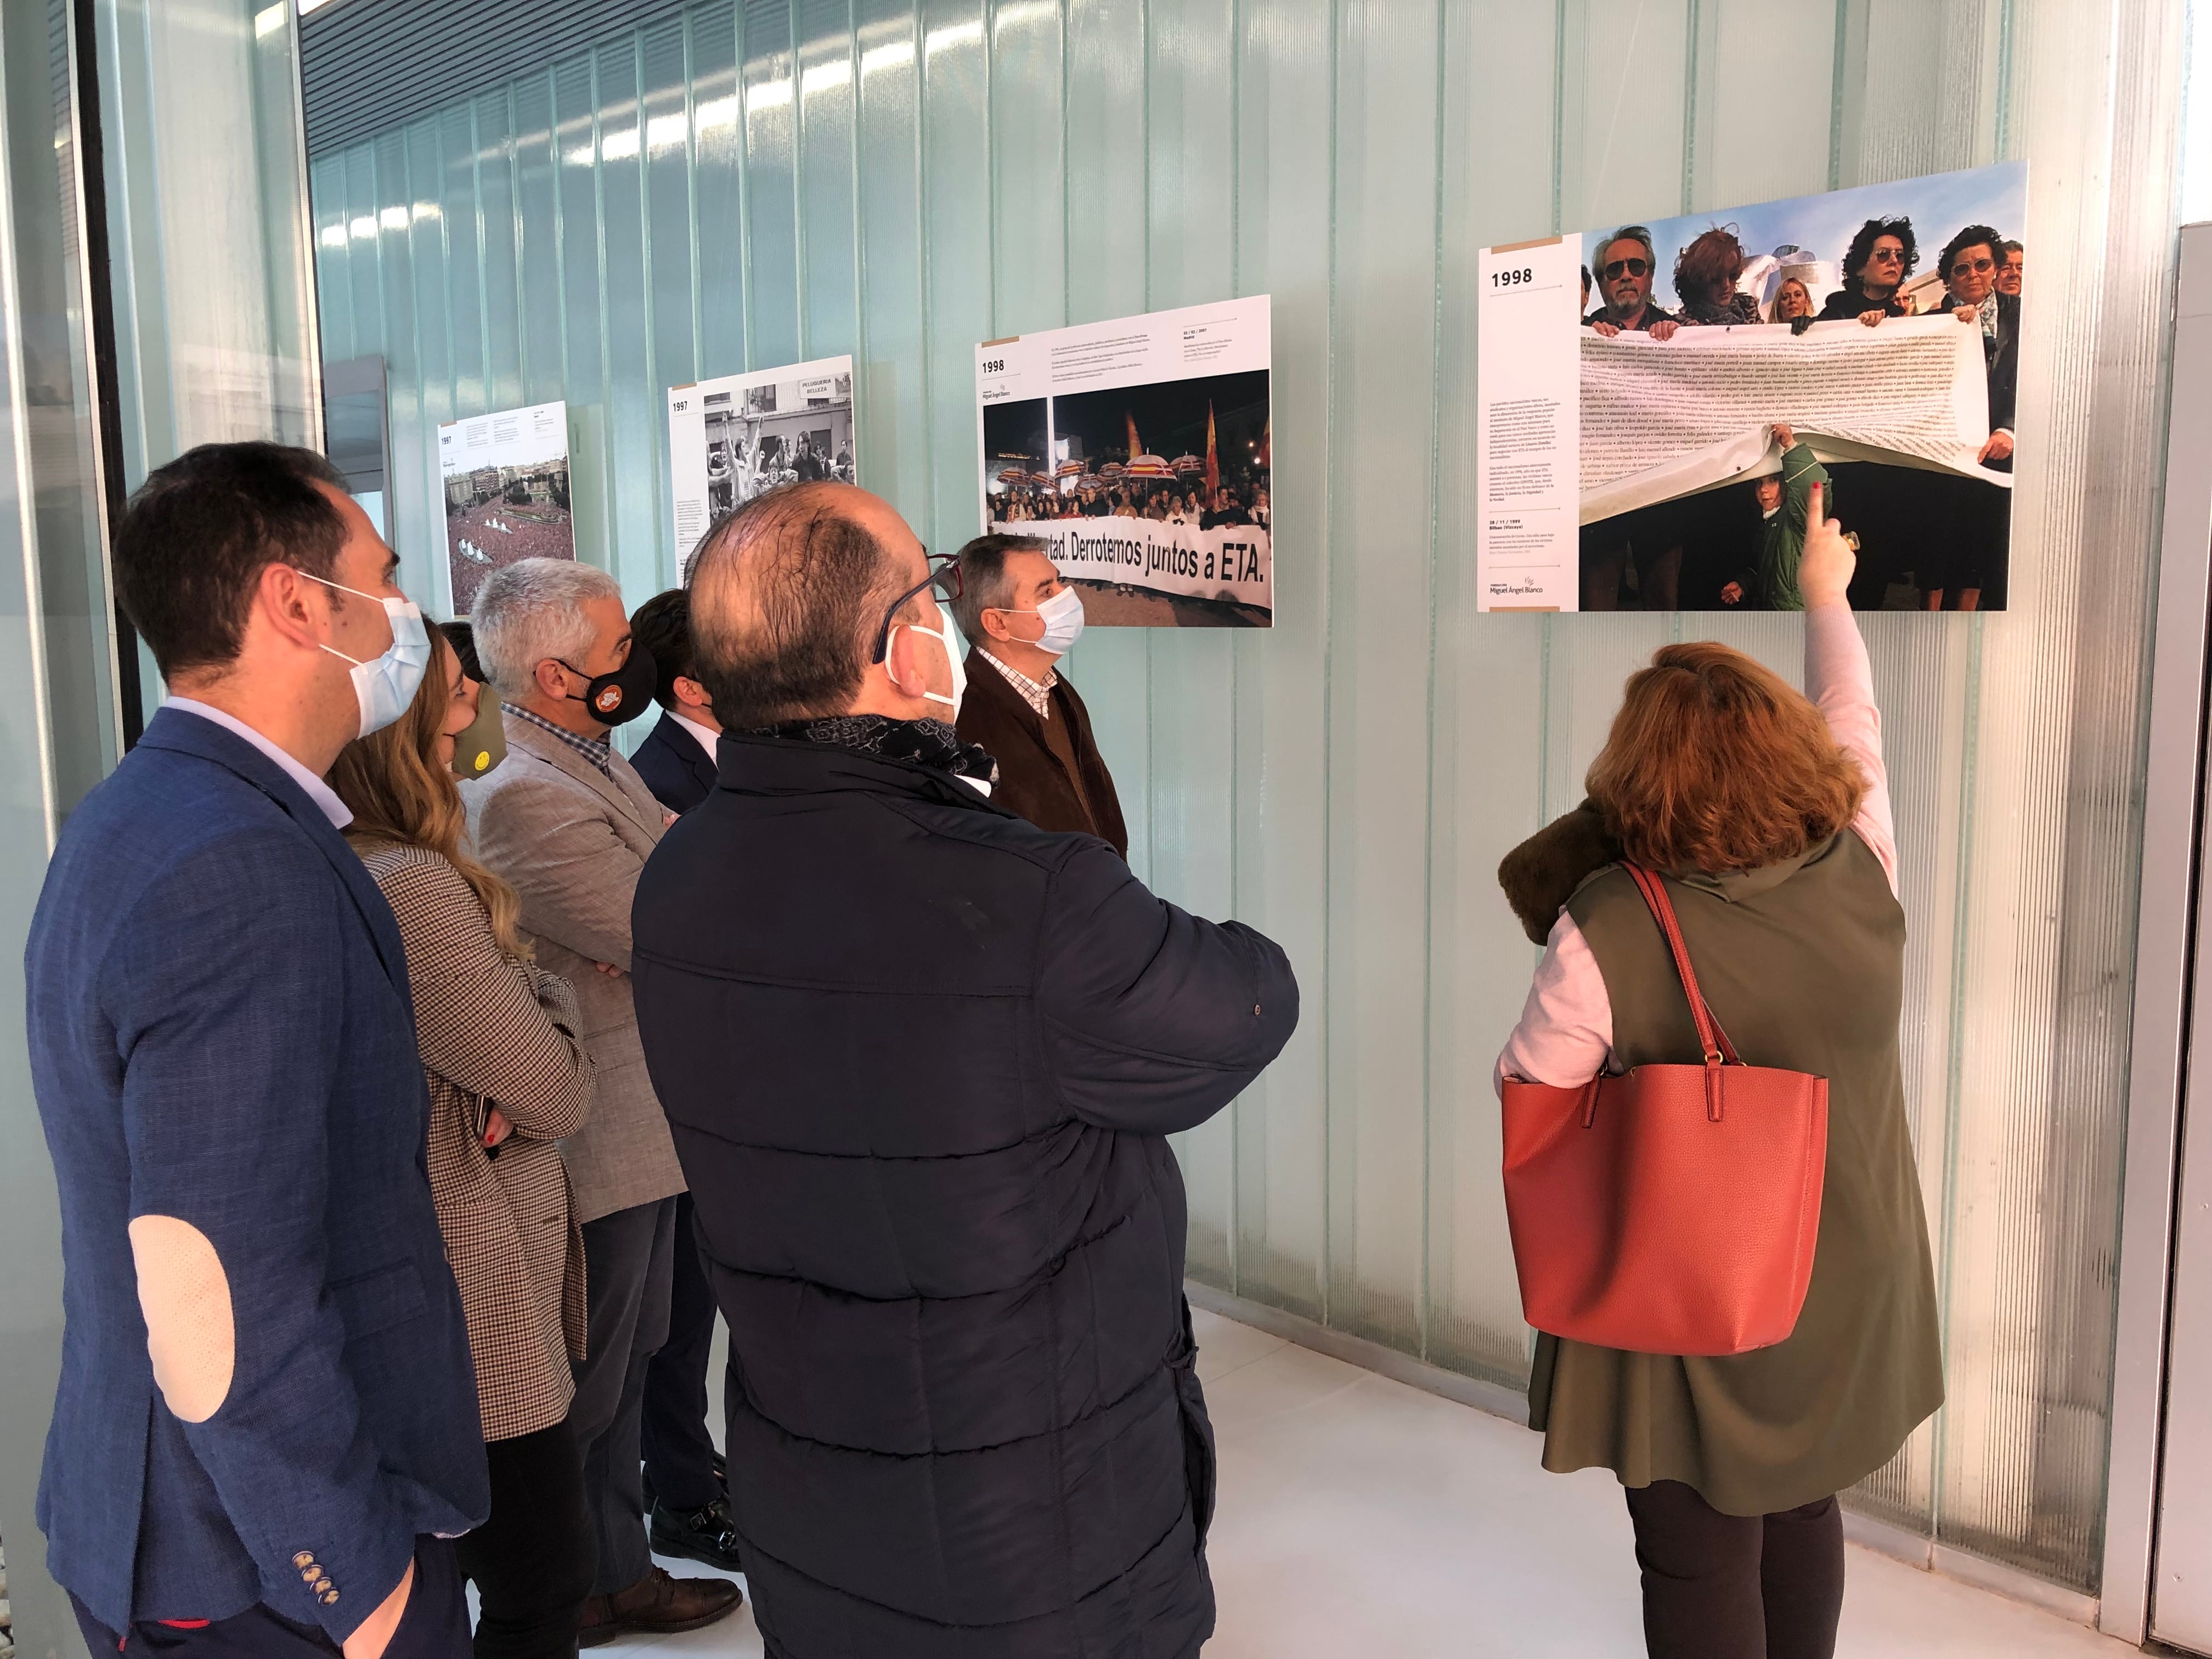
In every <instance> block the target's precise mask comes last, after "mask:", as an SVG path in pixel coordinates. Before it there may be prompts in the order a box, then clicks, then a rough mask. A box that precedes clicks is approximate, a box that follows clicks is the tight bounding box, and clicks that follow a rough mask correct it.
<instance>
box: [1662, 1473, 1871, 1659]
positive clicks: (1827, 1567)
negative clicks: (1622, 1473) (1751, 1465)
mask: <svg viewBox="0 0 2212 1659" xmlns="http://www.w3.org/2000/svg"><path fill="white" fill-rule="evenodd" d="M1626 1491H1627V1494H1628V1515H1629V1518H1630V1519H1631V1520H1632V1521H1633V1522H1635V1523H1636V1565H1638V1566H1639V1567H1641V1568H1642V1569H1643V1570H1644V1646H1645V1648H1646V1649H1647V1650H1649V1652H1650V1656H1651V1659H1831V1656H1832V1655H1833V1654H1834V1652H1835V1650H1836V1622H1837V1620H1838V1619H1839V1618H1840V1617H1841V1616H1842V1614H1843V1611H1844V1516H1843V1511H1842V1510H1839V1509H1838V1508H1837V1507H1836V1500H1835V1499H1834V1498H1821V1499H1820V1501H1819V1502H1818V1503H1815V1504H1806V1505H1805V1506H1804V1507H1803V1508H1802V1509H1796V1510H1783V1511H1781V1512H1780V1513H1779V1514H1776V1515H1749V1516H1737V1515H1723V1514H1722V1513H1721V1512H1720V1511H1719V1510H1717V1509H1715V1508H1713V1506H1712V1505H1711V1504H1708V1503H1706V1502H1705V1499H1704V1498H1700V1497H1699V1496H1698V1494H1697V1492H1696V1491H1695V1490H1693V1489H1692V1488H1691V1487H1689V1486H1684V1485H1683V1484H1682V1483H1681V1482H1680V1481H1679V1480H1655V1481H1653V1482H1652V1483H1651V1484H1650V1486H1630V1487H1628V1488H1627V1489H1626Z"/></svg>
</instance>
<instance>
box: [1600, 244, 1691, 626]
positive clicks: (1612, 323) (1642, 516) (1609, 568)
mask: <svg viewBox="0 0 2212 1659" xmlns="http://www.w3.org/2000/svg"><path fill="white" fill-rule="evenodd" d="M1656 265H1657V260H1656V258H1654V256H1653V254H1652V252H1651V233H1650V231H1648V230H1646V229H1645V228H1644V227H1643V226H1642V225H1623V226H1622V227H1621V228H1620V229H1619V230H1616V231H1615V232H1613V234H1612V235H1611V236H1609V237H1607V239H1606V244H1605V246H1604V248H1603V249H1602V250H1601V252H1599V254H1598V267H1597V279H1598V292H1599V293H1600V294H1601V295H1604V296H1605V304H1604V305H1603V306H1602V307H1601V308H1599V309H1598V310H1596V311H1593V312H1592V313H1590V314H1589V316H1587V317H1585V318H1583V325H1584V326H1585V327H1587V328H1589V330H1590V331H1592V332H1593V333H1596V334H1601V335H1603V336H1605V337H1607V339H1611V338H1613V337H1614V336H1615V335H1620V334H1649V335H1650V337H1652V338H1653V339H1655V340H1669V339H1672V338H1673V337H1674V331H1675V330H1676V329H1677V328H1679V327H1680V323H1679V322H1678V321H1677V319H1675V318H1674V317H1673V316H1672V315H1671V314H1669V313H1668V312H1667V311H1665V310H1663V309H1662V307H1658V306H1656V305H1654V304H1652V303H1651V274H1652V271H1653V270H1655V269H1656ZM1631 567H1633V568H1634V569H1635V572H1636V577H1637V580H1636V584H1635V587H1634V589H1633V592H1631V590H1630V589H1629V588H1628V586H1626V580H1625V579H1626V576H1627V574H1628V572H1629V570H1630V568H1631ZM1681 576H1682V535H1681V530H1680V508H1678V507H1676V506H1675V504H1674V502H1671V501H1662V502H1660V503H1658V504H1657V505H1656V506H1654V507H1644V508H1640V509H1638V511H1636V512H1634V513H1623V514H1621V515H1620V517H1618V518H1613V519H1607V520H1602V521H1601V522H1599V523H1597V524H1594V525H1585V526H1583V532H1582V608H1583V610H1585V611H1620V610H1626V609H1634V608H1641V609H1643V610H1645V611H1672V610H1673V609H1674V606H1675V605H1676V603H1677V601H1678V599H1679V597H1680V586H1681Z"/></svg>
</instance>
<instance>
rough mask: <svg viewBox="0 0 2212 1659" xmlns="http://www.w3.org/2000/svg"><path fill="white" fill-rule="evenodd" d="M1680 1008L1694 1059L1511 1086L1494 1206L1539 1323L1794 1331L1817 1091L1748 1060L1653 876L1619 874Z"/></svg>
mask: <svg viewBox="0 0 2212 1659" xmlns="http://www.w3.org/2000/svg"><path fill="white" fill-rule="evenodd" d="M1626 868H1627V870H1628V872H1629V874H1630V875H1631V876H1632V877H1634V878H1635V880H1636V884H1637V887H1638V890H1640V891H1641V892H1642V893H1643V895H1644V902H1645V903H1646V904H1648V905H1649V906H1650V908H1651V915H1652V917H1653V919H1654V920H1656V921H1657V922H1658V924H1659V929H1660V931H1661V932H1662V933H1664V934H1665V935H1666V936H1667V945H1668V950H1669V951H1672V952H1673V954H1674V969H1675V971H1676V972H1677V973H1678V974H1680V975H1681V980H1682V989H1683V991H1684V992H1685V993H1686V994H1687V996H1688V997H1689V1000H1690V1014H1691V1018H1692V1019H1694V1020H1695V1021H1696V1023H1697V1028H1698V1041H1699V1047H1700V1048H1703V1050H1704V1051H1705V1063H1704V1064H1703V1065H1699V1066H1638V1067H1637V1068H1636V1069H1635V1070H1634V1071H1632V1072H1630V1073H1626V1075H1623V1076H1620V1077H1615V1076H1613V1075H1611V1074H1609V1073H1603V1072H1601V1073H1599V1074H1598V1075H1597V1076H1596V1077H1594V1078H1592V1079H1590V1080H1589V1082H1588V1083H1585V1084H1583V1085H1580V1086H1579V1087H1577V1088H1555V1087H1553V1085H1549V1084H1543V1083H1523V1082H1522V1081H1520V1080H1519V1079H1507V1080H1506V1083H1505V1089H1504V1125H1505V1214H1506V1221H1507V1225H1509V1227H1510V1229H1511V1231H1512V1235H1513V1263H1514V1267H1515V1268H1516V1270H1517V1272H1518V1273H1519V1274H1520V1279H1521V1306H1522V1311H1523V1313H1524V1314H1525V1315H1526V1316H1527V1318H1528V1322H1529V1323H1530V1324H1531V1325H1533V1326H1534V1327H1535V1328H1537V1329H1538V1330H1540V1331H1548V1332H1550V1333H1551V1334H1553V1335H1554V1336H1558V1337H1565V1338H1567V1339H1569V1340H1572V1341H1576V1342H1587V1343H1590V1344H1593V1345H1595V1346H1599V1347H1605V1348H1621V1349H1626V1350H1628V1351H1630V1352H1637V1353H1664V1354H1706V1355H1713V1354H1731V1353H1747V1352H1750V1351H1751V1350H1753V1349H1754V1348H1764V1347H1770V1346H1772V1345H1773V1344H1775V1343H1777V1342H1779V1341H1781V1340H1783V1339H1784V1337H1786V1336H1788V1335H1789V1334H1790V1332H1791V1331H1792V1330H1794V1329H1796V1325H1797V1315H1798V1313H1799V1312H1800V1310H1802V1309H1803V1307H1804V1305H1805V1288H1806V1286H1807V1285H1808V1284H1809V1283H1811V1281H1812V1277H1813V1246H1814V1241H1815V1239H1816V1237H1817V1236H1818V1234H1819V1232H1820V1184H1821V1178H1822V1176H1823V1175H1824V1174H1825V1172H1826V1168H1827V1154H1828V1081H1827V1079H1826V1078H1818V1077H1812V1076H1808V1074H1807V1073H1803V1072H1783V1071H1777V1070H1774V1069H1773V1068H1771V1067H1769V1066H1747V1065H1745V1064H1744V1063H1743V1060H1742V1059H1741V1056H1739V1055H1738V1054H1737V1053H1736V1051H1735V1047H1734V1045H1732V1044H1731V1043H1730V1042H1729V1039H1728V1035H1727V1033H1725V1032H1724V1031H1723V1030H1721V1029H1720V1027H1719V1026H1718V1025H1717V1024H1716V1023H1715V1022H1714V1019H1713V1016H1712V1011H1711V1009H1709V1008H1708V1007H1706V1006H1705V997H1704V995H1703V994H1701V993H1700V992H1699V989H1698V976H1697V974H1696V972H1695V971H1694V970H1693V969H1692V967H1691V965H1690V952H1689V947H1688V946H1687V945H1685V944H1684V943H1683V942H1682V929H1681V924H1680V922H1679V921H1677V920H1676V919H1675V915H1674V904H1673V902H1671V901H1670V900H1669V899H1668V896H1667V890H1666V887H1665V885H1664V884H1663V883H1662V881H1661V879H1660V878H1659V877H1658V876H1656V875H1655V874H1654V873H1652V872H1650V871H1649V870H1645V869H1643V868H1641V867H1640V866H1637V865H1633V864H1632V865H1629V866H1626Z"/></svg>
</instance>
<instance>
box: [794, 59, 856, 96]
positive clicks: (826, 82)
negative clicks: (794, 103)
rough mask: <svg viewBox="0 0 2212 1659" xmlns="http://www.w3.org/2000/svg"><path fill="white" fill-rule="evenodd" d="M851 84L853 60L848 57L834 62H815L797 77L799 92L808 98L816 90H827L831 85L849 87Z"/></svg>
mask: <svg viewBox="0 0 2212 1659" xmlns="http://www.w3.org/2000/svg"><path fill="white" fill-rule="evenodd" d="M852 84H853V60H852V59H851V58H838V59H837V60H836V62H834V63H829V64H816V65H815V66H814V67H813V68H812V69H811V70H807V71H806V73H805V74H804V75H802V76H799V93H800V94H801V95H802V96H804V97H809V98H811V97H812V96H813V95H814V94H816V93H817V92H827V91H829V88H832V87H849V86H851V85H852Z"/></svg>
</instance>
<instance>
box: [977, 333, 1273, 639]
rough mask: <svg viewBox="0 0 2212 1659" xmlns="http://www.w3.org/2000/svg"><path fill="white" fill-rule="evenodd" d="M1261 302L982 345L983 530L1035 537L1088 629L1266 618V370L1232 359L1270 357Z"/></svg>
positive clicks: (1246, 623)
mask: <svg viewBox="0 0 2212 1659" xmlns="http://www.w3.org/2000/svg"><path fill="white" fill-rule="evenodd" d="M1266 307H1267V301H1266V300H1265V298H1264V297H1262V298H1260V299H1258V300H1256V301H1253V300H1244V301H1231V302H1228V304H1227V305H1225V306H1224V307H1210V308H1209V307H1193V308H1192V310H1191V313H1181V312H1172V313H1156V314H1155V315H1154V316H1152V317H1146V318H1135V319H1121V320H1119V321H1117V322H1115V323H1110V324H1099V325H1086V326H1085V328H1082V329H1067V330H1060V331H1056V332H1055V333H1054V334H1052V335H1036V336H1031V337H1028V338H1026V339H1024V340H1021V341H994V342H992V343H989V344H988V345H986V346H985V347H983V348H981V355H980V356H979V373H980V374H981V385H982V394H981V409H980V413H981V452H982V478H981V486H982V491H981V493H982V501H983V523H984V526H985V527H986V528H987V529H989V530H996V531H1005V532H1015V533H1019V534H1027V535H1034V536H1038V537H1041V538H1043V539H1045V540H1046V541H1047V542H1048V544H1050V548H1049V550H1050V552H1051V555H1052V557H1053V560H1054V563H1056V564H1057V565H1058V566H1059V568H1060V574H1061V575H1062V577H1064V578H1065V579H1066V580H1067V581H1068V582H1070V583H1071V584H1073V585H1074V586H1079V587H1080V588H1081V589H1082V590H1083V592H1084V608H1085V614H1086V615H1087V616H1088V617H1089V618H1090V620H1091V623H1093V624H1095V625H1098V626H1104V627H1115V626H1120V627H1181V628H1194V627H1196V628H1206V627H1212V628H1223V627H1231V628H1233V627H1258V628H1265V627H1268V626H1270V625H1272V623H1273V616H1274V581H1273V548H1272V517H1273V507H1272V505H1271V503H1270V501H1269V495H1268V485H1269V479H1270V473H1271V468H1272V466H1273V454H1272V448H1273V426H1272V423H1271V420H1270V416H1269V405H1268V374H1269V371H1268V369H1267V368H1266V367H1264V366H1260V367H1240V366H1238V365H1239V364H1244V363H1250V362H1253V361H1254V360H1255V357H1256V360H1257V362H1259V363H1260V364H1261V365H1264V364H1265V362H1266V353H1267V309H1266ZM1193 313H1195V314H1193ZM1017 348H1027V351H1026V352H1025V353H1023V352H1018V351H1017ZM1023 358H1025V359H1026V362H1027V364H1028V369H1027V372H1026V373H1024V367H1023V365H1022V362H1021V361H1020V360H1021V359H1023ZM1102 380H1103V381H1107V382H1109V384H1105V385H1099V384H1097V382H1098V381H1102ZM1115 382H1118V383H1115ZM1043 387H1049V388H1050V389H1049V390H1048V392H1046V395H1042V396H1021V395H1017V394H1018V393H1019V392H1030V391H1035V390H1037V389H1040V388H1043Z"/></svg>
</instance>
